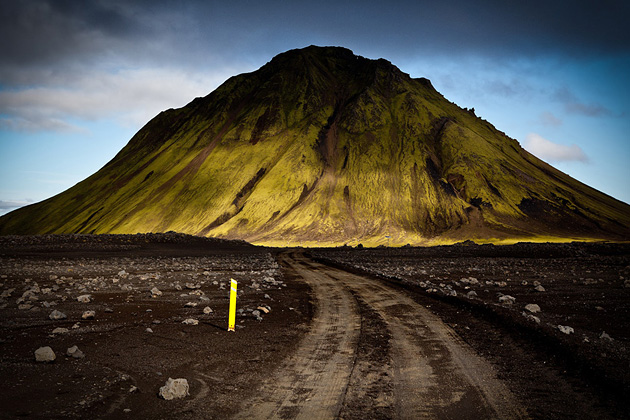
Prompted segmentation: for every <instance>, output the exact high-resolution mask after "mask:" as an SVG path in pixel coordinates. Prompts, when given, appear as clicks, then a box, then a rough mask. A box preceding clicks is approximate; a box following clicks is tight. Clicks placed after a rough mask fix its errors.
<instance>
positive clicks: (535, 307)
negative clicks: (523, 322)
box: [525, 303, 540, 314]
mask: <svg viewBox="0 0 630 420" xmlns="http://www.w3.org/2000/svg"><path fill="white" fill-rule="evenodd" d="M525 310H526V311H529V312H531V313H533V314H535V313H538V312H540V306H538V305H536V304H535V303H529V304H527V305H525Z"/></svg>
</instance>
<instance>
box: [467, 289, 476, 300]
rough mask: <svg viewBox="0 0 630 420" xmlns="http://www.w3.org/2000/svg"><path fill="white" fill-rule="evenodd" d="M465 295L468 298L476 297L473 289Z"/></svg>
mask: <svg viewBox="0 0 630 420" xmlns="http://www.w3.org/2000/svg"><path fill="white" fill-rule="evenodd" d="M466 296H467V297H468V298H473V297H477V292H475V291H474V290H471V291H470V292H468V293H466Z"/></svg>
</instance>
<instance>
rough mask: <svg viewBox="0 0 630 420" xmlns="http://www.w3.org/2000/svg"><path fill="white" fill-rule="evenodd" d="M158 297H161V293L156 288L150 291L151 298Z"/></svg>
mask: <svg viewBox="0 0 630 420" xmlns="http://www.w3.org/2000/svg"><path fill="white" fill-rule="evenodd" d="M158 296H162V292H161V291H160V289H158V288H157V287H154V288H153V289H151V297H152V298H156V297H158Z"/></svg>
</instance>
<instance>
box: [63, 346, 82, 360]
mask: <svg viewBox="0 0 630 420" xmlns="http://www.w3.org/2000/svg"><path fill="white" fill-rule="evenodd" d="M66 356H68V357H73V358H75V359H83V358H84V357H85V354H83V352H82V351H81V350H79V348H78V347H77V346H72V347H69V348H68V350H67V351H66Z"/></svg>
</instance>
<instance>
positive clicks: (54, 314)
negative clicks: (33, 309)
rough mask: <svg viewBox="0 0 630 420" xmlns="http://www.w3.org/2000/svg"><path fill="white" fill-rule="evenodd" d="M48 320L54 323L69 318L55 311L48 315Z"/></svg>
mask: <svg viewBox="0 0 630 420" xmlns="http://www.w3.org/2000/svg"><path fill="white" fill-rule="evenodd" d="M48 318H50V319H52V320H53V321H56V320H59V319H66V318H68V317H67V316H66V314H64V313H63V312H61V311H58V310H56V309H55V310H54V311H52V312H51V313H50V315H48Z"/></svg>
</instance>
